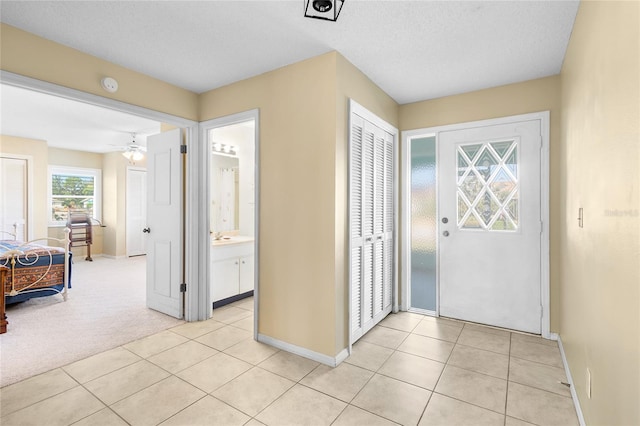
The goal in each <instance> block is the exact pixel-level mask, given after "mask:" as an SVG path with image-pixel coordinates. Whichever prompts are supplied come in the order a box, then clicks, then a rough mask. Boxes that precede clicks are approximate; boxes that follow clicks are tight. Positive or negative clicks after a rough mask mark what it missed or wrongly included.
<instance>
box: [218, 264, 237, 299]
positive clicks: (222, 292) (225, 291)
mask: <svg viewBox="0 0 640 426" xmlns="http://www.w3.org/2000/svg"><path fill="white" fill-rule="evenodd" d="M239 263H240V260H239V259H238V258H235V259H225V260H216V261H215V262H211V281H212V282H213V285H212V287H211V291H212V293H213V294H212V296H213V301H214V302H215V301H217V300H221V299H226V298H227V297H231V296H235V295H237V294H238V292H239V291H238V290H239V288H238V283H239V282H240V268H239Z"/></svg>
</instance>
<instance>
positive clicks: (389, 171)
mask: <svg viewBox="0 0 640 426" xmlns="http://www.w3.org/2000/svg"><path fill="white" fill-rule="evenodd" d="M350 145H351V148H350V154H351V157H350V163H351V174H350V180H351V182H350V197H351V206H350V207H351V214H350V218H351V219H350V221H351V223H350V228H351V229H350V238H351V337H352V339H351V341H352V342H355V341H356V340H357V339H359V338H360V337H361V336H362V335H363V334H364V333H366V332H367V331H368V330H370V329H371V328H372V327H373V326H374V325H376V324H377V323H378V322H380V321H381V320H382V319H383V318H384V317H385V316H386V315H387V314H388V313H389V312H391V308H392V288H393V255H394V253H393V225H394V221H393V200H394V197H393V164H394V161H393V135H391V134H389V133H388V132H386V131H385V130H383V129H381V128H379V127H377V126H376V125H374V124H372V123H371V122H369V121H367V120H365V119H364V118H362V117H360V116H358V115H355V114H353V113H352V116H351V137H350Z"/></svg>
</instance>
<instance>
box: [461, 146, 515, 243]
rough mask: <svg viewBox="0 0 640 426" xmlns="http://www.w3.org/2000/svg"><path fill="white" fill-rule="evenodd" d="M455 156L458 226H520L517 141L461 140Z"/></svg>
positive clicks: (504, 228)
mask: <svg viewBox="0 0 640 426" xmlns="http://www.w3.org/2000/svg"><path fill="white" fill-rule="evenodd" d="M456 159H457V163H458V164H457V166H458V167H457V170H458V176H457V179H458V180H457V191H456V192H457V200H458V228H460V229H475V230H487V231H516V230H518V223H519V220H518V200H519V192H520V188H519V180H518V172H519V170H518V168H519V167H518V141H517V140H516V139H511V140H506V141H496V142H485V143H472V144H461V145H458V147H457V149H456Z"/></svg>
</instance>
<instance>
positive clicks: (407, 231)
mask: <svg viewBox="0 0 640 426" xmlns="http://www.w3.org/2000/svg"><path fill="white" fill-rule="evenodd" d="M425 130H428V129H418V130H409V131H403V132H402V154H403V155H402V159H401V161H402V163H401V168H402V171H403V172H402V200H403V201H402V202H403V205H405V204H408V203H409V201H410V200H411V146H410V145H409V141H410V140H411V139H415V138H429V137H433V138H435V142H434V143H435V149H436V151H435V152H436V182H435V185H436V196H437V191H438V182H439V179H438V160H437V159H438V135H437V133H434V132H428V131H425ZM438 209H439V206H438V203H437V202H436V218H438V217H440V215H439V212H438ZM402 212H403V215H402V230H401V233H402V259H401V260H400V262H401V263H400V268H402V271H403V274H402V310H403V311H410V312H419V313H422V314H424V315H435V316H439V315H440V310H439V309H440V291H439V283H440V279H439V278H440V277H439V275H440V268H439V266H438V265H437V264H436V309H435V311H428V310H423V309H419V308H412V307H411V306H410V304H409V301H410V300H411V285H410V283H411V208H410V207H405V208H403V209H402ZM439 224H440V221H438V220H436V228H437V229H436V233H435V235H436V255H437V253H438V238H437V236H438V235H439Z"/></svg>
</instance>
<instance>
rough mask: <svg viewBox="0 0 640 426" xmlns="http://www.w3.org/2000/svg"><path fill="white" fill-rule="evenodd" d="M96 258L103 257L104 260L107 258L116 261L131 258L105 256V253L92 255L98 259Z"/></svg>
mask: <svg viewBox="0 0 640 426" xmlns="http://www.w3.org/2000/svg"><path fill="white" fill-rule="evenodd" d="M96 256H101V257H104V258H107V259H114V260H120V259H128V258H129V256H126V255H125V256H113V255H111V254H104V253H101V254H96V255H91V257H96Z"/></svg>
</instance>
